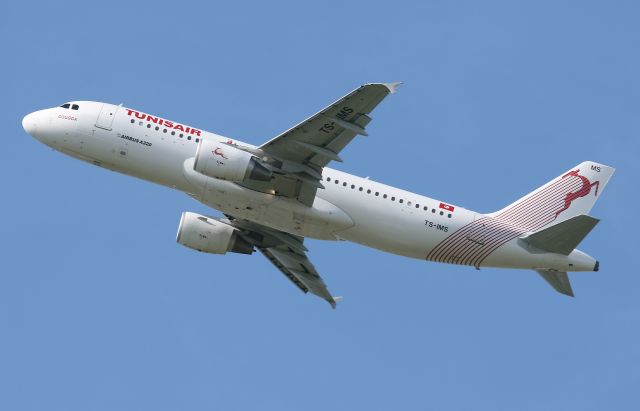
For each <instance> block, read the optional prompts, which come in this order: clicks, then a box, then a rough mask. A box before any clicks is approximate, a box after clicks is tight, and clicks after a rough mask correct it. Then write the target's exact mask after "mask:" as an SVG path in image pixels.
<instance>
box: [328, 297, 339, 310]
mask: <svg viewBox="0 0 640 411" xmlns="http://www.w3.org/2000/svg"><path fill="white" fill-rule="evenodd" d="M331 299H332V300H333V301H329V304H331V308H333V309H334V310H335V309H336V305H337V304H338V301H341V300H342V297H333V296H332V297H331Z"/></svg>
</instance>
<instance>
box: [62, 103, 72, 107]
mask: <svg viewBox="0 0 640 411" xmlns="http://www.w3.org/2000/svg"><path fill="white" fill-rule="evenodd" d="M69 106H71V104H69V103H64V104H63V105H61V106H60V107H62V108H69Z"/></svg>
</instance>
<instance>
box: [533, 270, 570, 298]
mask: <svg viewBox="0 0 640 411" xmlns="http://www.w3.org/2000/svg"><path fill="white" fill-rule="evenodd" d="M537 271H538V274H540V275H541V276H542V278H544V279H545V280H546V281H547V282H548V283H549V285H551V286H552V287H553V288H555V290H556V291H557V292H559V293H561V294H564V295H568V296H569V297H573V290H572V289H571V283H570V282H569V276H568V275H567V273H565V272H563V271H552V270H537Z"/></svg>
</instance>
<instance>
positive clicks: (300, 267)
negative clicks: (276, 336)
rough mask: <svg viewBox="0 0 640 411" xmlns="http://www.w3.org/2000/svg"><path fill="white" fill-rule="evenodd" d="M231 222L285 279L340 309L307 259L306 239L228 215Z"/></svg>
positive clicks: (336, 299)
mask: <svg viewBox="0 0 640 411" xmlns="http://www.w3.org/2000/svg"><path fill="white" fill-rule="evenodd" d="M227 218H228V219H229V220H228V221H227V222H228V223H229V224H231V225H233V226H234V227H236V228H238V229H239V230H240V232H241V236H242V237H243V238H244V239H245V240H247V241H248V242H249V243H251V244H253V245H254V246H255V247H256V248H257V249H258V250H260V252H261V253H262V254H263V255H264V256H265V257H267V259H268V260H269V261H271V263H272V264H273V265H275V266H276V268H277V269H278V270H280V272H282V273H283V274H284V275H285V277H287V278H288V279H289V280H290V281H291V282H292V283H293V284H295V286H296V287H298V288H299V289H300V290H302V291H303V292H304V293H308V292H311V293H312V294H315V295H317V296H318V297H320V298H322V299H324V300H326V301H327V302H328V303H329V304H331V307H332V308H336V303H337V301H338V299H339V298H337V297H333V296H332V295H331V294H330V293H329V290H328V289H327V286H326V284H325V283H324V281H323V280H322V278H321V277H320V274H319V273H318V271H316V268H315V267H314V266H313V264H312V263H311V261H309V258H308V257H307V254H306V251H307V248H306V247H305V246H304V244H303V242H304V238H303V237H299V236H295V235H292V234H288V233H285V232H283V231H278V230H275V229H272V228H269V227H265V226H263V225H260V224H257V223H253V222H250V221H247V220H237V219H234V217H231V216H227Z"/></svg>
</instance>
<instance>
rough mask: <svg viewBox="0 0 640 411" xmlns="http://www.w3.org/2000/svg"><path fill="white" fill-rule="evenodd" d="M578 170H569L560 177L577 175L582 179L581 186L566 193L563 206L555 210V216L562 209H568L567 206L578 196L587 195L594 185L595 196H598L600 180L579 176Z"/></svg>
mask: <svg viewBox="0 0 640 411" xmlns="http://www.w3.org/2000/svg"><path fill="white" fill-rule="evenodd" d="M579 172H580V170H573V171H569V172H568V173H567V174H565V175H563V176H562V178H565V177H570V176H573V177H578V178H579V179H580V180H582V187H580V188H579V189H578V190H577V191H574V192H571V193H567V195H566V197H565V198H564V207H562V208H561V209H560V210H558V211H556V217H557V216H558V215H559V214H560V213H561V212H563V211H565V210H568V209H569V207H571V203H573V201H574V200H576V199H578V198H580V197H586V196H588V195H589V193H591V187H593V186H595V187H596V192H595V195H596V197H597V196H598V187H600V181H594V182H593V183H592V182H591V181H589V179H588V178H587V177H585V176H581V175H580V174H578V173H579Z"/></svg>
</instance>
